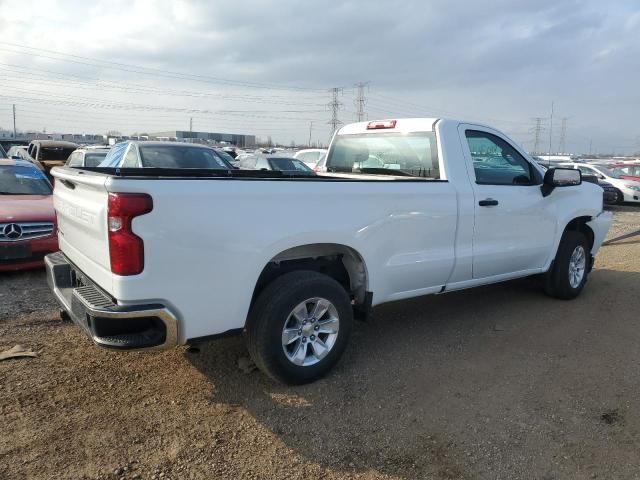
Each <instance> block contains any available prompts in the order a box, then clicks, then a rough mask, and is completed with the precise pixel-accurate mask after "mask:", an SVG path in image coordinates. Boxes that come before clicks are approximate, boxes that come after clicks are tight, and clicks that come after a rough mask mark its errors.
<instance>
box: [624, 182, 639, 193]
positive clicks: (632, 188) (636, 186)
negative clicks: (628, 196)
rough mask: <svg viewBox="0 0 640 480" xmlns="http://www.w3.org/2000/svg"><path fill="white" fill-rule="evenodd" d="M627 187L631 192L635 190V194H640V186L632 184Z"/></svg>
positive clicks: (626, 185)
mask: <svg viewBox="0 0 640 480" xmlns="http://www.w3.org/2000/svg"><path fill="white" fill-rule="evenodd" d="M625 187H627V188H628V189H629V190H633V191H635V192H640V186H639V185H631V184H630V183H627V184H625Z"/></svg>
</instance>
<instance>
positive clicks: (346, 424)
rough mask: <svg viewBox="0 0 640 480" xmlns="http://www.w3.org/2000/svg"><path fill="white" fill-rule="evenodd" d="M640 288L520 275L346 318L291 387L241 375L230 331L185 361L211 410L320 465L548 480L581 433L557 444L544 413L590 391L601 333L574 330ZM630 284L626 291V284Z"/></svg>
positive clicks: (628, 277) (559, 435) (611, 311)
mask: <svg viewBox="0 0 640 480" xmlns="http://www.w3.org/2000/svg"><path fill="white" fill-rule="evenodd" d="M639 280H640V273H635V272H619V271H612V270H595V271H594V272H593V273H592V276H591V277H590V280H589V283H588V285H587V287H586V288H585V291H584V292H583V295H582V296H581V297H580V298H579V299H577V300H574V301H571V302H566V301H559V300H555V299H551V298H548V297H546V296H545V295H544V294H543V293H542V292H541V290H540V287H539V285H538V284H537V283H536V282H535V281H534V280H532V279H525V280H519V281H513V282H508V283H504V284H497V285H492V286H487V287H482V288H478V289H474V290H469V291H463V292H456V293H450V294H447V295H441V296H429V297H422V298H418V299H414V300H408V301H403V302H397V303H394V304H388V305H384V306H381V307H378V308H376V309H374V312H373V316H372V319H371V321H370V322H369V323H364V324H363V323H357V324H356V326H355V328H354V331H353V335H352V338H351V342H350V346H349V348H348V350H347V352H346V354H345V356H344V357H343V359H342V361H341V362H340V363H339V364H338V365H337V367H336V368H335V369H334V370H333V371H332V372H331V373H330V374H329V375H328V376H327V377H326V378H324V379H322V380H320V381H318V382H316V383H313V384H311V385H305V386H300V387H288V386H283V385H279V384H276V383H274V382H273V381H271V380H269V379H268V378H267V377H266V376H265V375H263V374H262V373H261V372H259V371H253V372H251V373H248V374H247V373H243V372H241V371H240V370H238V368H237V366H236V362H237V359H238V358H240V357H244V356H246V355H247V353H246V349H245V347H244V342H243V339H242V338H239V337H234V338H227V339H223V340H217V341H213V342H209V343H207V344H203V345H202V347H201V351H200V353H199V354H189V353H187V354H185V355H187V357H188V358H189V361H190V362H191V363H192V364H193V365H194V366H195V367H196V368H197V369H198V370H199V371H200V372H202V373H203V374H204V375H205V376H206V377H207V378H208V379H209V381H210V382H211V384H212V385H213V392H212V395H211V402H212V403H220V404H227V405H232V406H237V407H240V408H244V409H246V411H248V412H249V413H250V414H251V415H252V416H253V417H254V418H255V419H256V420H257V421H258V422H259V423H260V424H261V425H263V426H265V427H266V428H267V429H268V430H269V431H271V432H273V434H275V435H276V436H277V438H278V439H279V440H281V441H282V442H283V443H284V444H285V445H286V446H287V447H288V448H290V449H291V450H292V451H293V452H295V454H297V455H300V456H301V457H303V458H304V459H305V460H307V461H310V462H313V463H315V464H318V465H319V466H320V467H321V468H323V469H326V470H328V471H340V472H357V473H367V472H369V473H375V472H378V473H382V474H387V475H394V476H398V477H402V478H406V479H414V478H443V479H453V478H484V477H490V478H495V477H496V474H497V473H498V472H496V471H495V468H496V465H499V466H500V467H499V468H502V469H503V473H507V476H506V477H504V478H509V477H510V478H542V477H545V476H546V475H548V476H549V477H548V478H554V475H553V471H552V467H550V465H553V464H554V463H555V462H556V460H555V458H556V456H557V455H564V454H565V453H566V448H568V447H567V441H569V442H570V444H571V442H573V443H577V444H581V439H580V438H570V439H566V438H565V436H566V435H568V433H565V430H563V429H565V428H566V427H564V426H562V425H555V424H553V422H550V420H549V418H551V416H552V415H554V414H555V415H558V414H563V413H564V414H565V415H567V416H570V415H572V414H573V413H574V412H572V411H571V408H572V407H570V406H569V405H566V404H559V403H558V398H560V401H562V398H564V396H566V395H567V393H566V392H567V391H571V389H574V391H575V390H578V389H580V388H587V387H585V386H584V385H586V384H589V385H591V384H590V383H588V382H587V381H586V380H585V377H584V376H583V375H584V374H583V373H581V372H582V371H583V370H584V368H585V367H587V368H588V365H589V364H590V362H591V361H592V360H591V359H590V357H591V356H592V355H591V352H592V351H594V350H595V351H597V350H598V349H599V348H601V347H602V348H605V347H606V346H603V345H601V344H600V343H599V342H602V341H604V340H601V339H600V336H598V335H589V337H588V338H587V340H585V334H584V332H585V329H590V330H592V331H594V332H597V330H598V329H599V328H600V329H601V328H604V327H603V325H604V324H603V322H602V318H603V317H602V316H606V317H608V318H611V316H612V315H617V312H618V311H620V314H623V310H625V311H626V310H627V309H631V310H632V311H634V310H635V307H637V306H638V305H637V304H638V303H640V301H635V303H636V305H635V306H634V305H629V303H628V301H627V302H626V303H625V302H622V303H620V302H621V300H622V299H623V298H627V299H628V298H629V295H635V297H636V298H637V297H639V296H638V295H637V293H638V289H639V287H637V285H640V282H639ZM629 285H635V286H634V287H632V290H633V291H630V290H629V289H627V290H626V291H625V290H624V288H623V286H625V288H626V286H629ZM634 292H636V293H634ZM607 329H608V330H607V337H606V338H607V339H608V340H607V341H612V340H611V335H612V333H611V326H610V325H609V326H608V327H607ZM614 333H615V332H614ZM621 335H622V334H621ZM625 335H626V333H625ZM630 340H633V342H636V343H637V341H638V340H639V339H638V337H636V338H634V339H627V341H630ZM615 341H619V340H615ZM585 342H586V343H585ZM606 348H608V347H606ZM621 354H622V353H621ZM623 374H624V372H622V373H620V375H623ZM591 375H592V376H593V375H596V376H597V375H598V372H597V371H592V372H591ZM603 375H604V374H603ZM602 380H603V381H604V379H602ZM608 381H609V380H608ZM585 382H586V383H585ZM532 392H533V394H532ZM603 395H605V394H604V393H603ZM597 396H598V394H596V395H595V398H597ZM595 398H594V400H593V401H594V402H595V401H596V400H595ZM565 403H566V402H565ZM558 405H562V406H561V407H558ZM558 409H560V410H559V411H558ZM562 409H568V410H567V411H564V412H563V410H562ZM558 412H559V413H558ZM594 415H595V414H594ZM594 418H595V417H594ZM588 421H589V422H590V421H591V417H588ZM594 421H595V420H594ZM584 435H587V432H584ZM550 439H553V440H550ZM591 441H593V440H591V439H588V438H587V437H585V439H584V440H583V441H582V446H581V448H582V449H585V448H588V447H589V442H591ZM601 441H602V442H603V445H604V442H606V441H607V440H605V439H603V440H601ZM603 445H598V444H595V445H594V451H595V452H597V449H598V448H600V447H602V446H603ZM603 451H604V450H603ZM594 455H596V456H597V455H600V454H598V453H594ZM602 455H604V454H602ZM603 462H604V460H603ZM576 468H578V467H576ZM550 469H551V470H550ZM492 472H493V473H492ZM550 472H551V473H550ZM566 473H567V472H565V474H566ZM569 476H571V475H569ZM545 478H546V477H545Z"/></svg>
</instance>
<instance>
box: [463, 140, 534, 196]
mask: <svg viewBox="0 0 640 480" xmlns="http://www.w3.org/2000/svg"><path fill="white" fill-rule="evenodd" d="M465 136H466V137H467V143H468V144H469V151H470V152H471V158H472V160H473V169H474V171H475V174H476V183H478V184H481V185H537V184H539V183H540V179H539V175H536V172H535V170H534V168H533V167H532V166H531V164H529V162H528V161H527V160H526V159H525V158H524V157H523V156H522V155H520V153H518V151H517V150H516V149H515V148H513V147H512V146H511V145H509V143H508V142H506V141H504V140H503V139H502V138H500V137H498V136H496V135H492V134H490V133H487V132H481V131H479V130H467V131H466V132H465Z"/></svg>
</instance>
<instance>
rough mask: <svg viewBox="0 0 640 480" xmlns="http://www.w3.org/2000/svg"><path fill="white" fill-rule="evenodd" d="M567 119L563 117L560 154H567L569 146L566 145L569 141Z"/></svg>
mask: <svg viewBox="0 0 640 480" xmlns="http://www.w3.org/2000/svg"><path fill="white" fill-rule="evenodd" d="M567 120H568V118H567V117H562V127H560V143H559V148H560V153H567V152H566V150H567V145H566V141H567Z"/></svg>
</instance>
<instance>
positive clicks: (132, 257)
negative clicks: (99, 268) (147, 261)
mask: <svg viewBox="0 0 640 480" xmlns="http://www.w3.org/2000/svg"><path fill="white" fill-rule="evenodd" d="M151 210H153V200H152V199H151V197H150V196H149V195H147V194H146V193H110V194H109V202H108V210H107V228H108V231H109V258H110V260H111V271H112V272H113V273H115V274H117V275H137V274H138V273H141V272H142V270H143V269H144V243H143V242H142V239H141V238H140V237H138V236H137V235H136V234H134V233H133V231H132V230H131V221H132V220H133V219H134V218H135V217H138V216H140V215H144V214H145V213H149V212H150V211H151Z"/></svg>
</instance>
